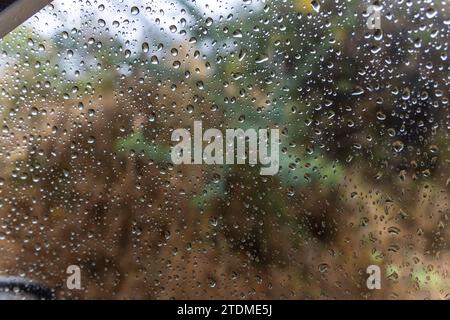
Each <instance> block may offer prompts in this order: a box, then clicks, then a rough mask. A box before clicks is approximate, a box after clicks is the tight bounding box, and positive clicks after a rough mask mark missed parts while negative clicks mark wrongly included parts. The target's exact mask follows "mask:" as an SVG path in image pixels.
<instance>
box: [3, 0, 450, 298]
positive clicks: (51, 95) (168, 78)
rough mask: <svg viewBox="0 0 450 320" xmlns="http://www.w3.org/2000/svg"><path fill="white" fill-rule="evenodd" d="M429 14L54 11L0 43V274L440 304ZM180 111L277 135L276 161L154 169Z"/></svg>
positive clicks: (406, 7) (159, 293) (299, 5)
mask: <svg viewBox="0 0 450 320" xmlns="http://www.w3.org/2000/svg"><path fill="white" fill-rule="evenodd" d="M370 5H372V6H373V7H372V8H374V9H376V11H375V12H379V14H380V18H381V25H380V27H381V30H379V29H370V28H369V27H368V25H367V19H369V18H370V12H369V11H368V8H369V6H370ZM449 11H450V6H449V2H448V1H446V0H441V1H437V0H418V1H411V0H396V1H390V0H386V1H377V0H375V1H362V0H360V1H353V0H352V1H347V0H345V1H344V0H313V1H312V2H311V1H309V0H286V1H275V0H272V1H271V0H266V1H257V0H224V1H220V0H212V1H203V0H202V1H199V0H197V1H191V0H173V1H168V0H167V1H165V0H153V1H151V0H145V1H109V0H86V1H78V0H56V1H54V2H53V3H52V4H50V5H48V6H47V7H45V8H44V9H42V10H41V11H40V12H39V13H38V14H36V15H35V16H34V17H32V18H30V19H29V20H28V21H27V22H26V23H24V24H23V25H22V26H20V27H19V28H18V29H16V30H15V31H13V32H12V33H10V34H9V35H8V36H6V37H5V38H3V39H2V40H0V111H1V116H0V127H1V132H0V134H1V139H0V275H14V276H22V277H28V278H32V279H35V280H37V281H40V282H43V283H46V284H47V285H49V286H51V287H52V288H54V289H55V290H56V294H57V296H58V297H59V298H61V299H92V298H98V299H132V298H135V299H171V298H176V299H204V298H206V299H209V298H219V299H373V298H377V299H380V298H384V299H412V298H414V299H423V298H434V299H436V298H438V299H447V298H449V294H450V279H449V273H448V272H449V263H450V225H449V214H450V210H449V208H450V206H449V191H450V171H449V166H450V143H449V129H450V122H449V119H450V113H449V106H448V103H449V100H448V96H449V81H450V72H449V70H450V69H449V68H450V64H449V59H448V55H449V54H450V53H449V42H450V41H449V39H450V37H449V34H450V12H449ZM372 14H373V13H372ZM194 120H202V121H203V127H204V128H219V129H221V130H222V131H225V129H227V128H244V129H246V128H255V129H258V128H274V129H275V128H276V129H279V130H280V133H281V135H280V137H281V141H280V171H279V173H278V174H277V175H276V176H260V175H259V168H258V167H257V166H255V167H251V166H249V165H223V166H220V165H216V166H207V165H180V166H174V165H173V164H172V163H171V160H170V149H171V147H172V146H173V144H174V143H173V142H171V140H170V137H171V133H172V131H173V130H174V129H177V128H192V127H193V122H194ZM70 265H78V266H80V268H81V275H82V277H81V286H82V289H81V290H69V289H68V288H67V287H66V279H67V276H68V275H67V273H66V269H67V267H68V266H70ZM369 265H378V266H380V268H381V271H382V279H381V285H382V288H381V290H369V289H367V287H366V279H367V277H368V275H367V274H366V268H367V267H368V266H369Z"/></svg>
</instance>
